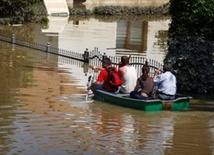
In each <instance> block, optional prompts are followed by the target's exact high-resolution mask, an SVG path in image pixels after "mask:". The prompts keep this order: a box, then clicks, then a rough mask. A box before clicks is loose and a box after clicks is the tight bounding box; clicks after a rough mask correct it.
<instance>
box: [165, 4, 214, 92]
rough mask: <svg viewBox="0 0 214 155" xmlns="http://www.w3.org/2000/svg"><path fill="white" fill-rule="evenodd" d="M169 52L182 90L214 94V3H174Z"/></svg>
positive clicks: (168, 55)
mask: <svg viewBox="0 0 214 155" xmlns="http://www.w3.org/2000/svg"><path fill="white" fill-rule="evenodd" d="M170 3H171V5H170V10H169V12H170V14H171V16H172V22H171V25H170V28H169V33H168V34H169V40H168V47H169V48H168V53H167V55H166V58H165V60H164V61H165V62H166V61H170V62H172V64H173V68H174V69H175V70H176V73H177V82H178V83H177V84H178V89H179V90H180V91H187V92H194V93H203V94H213V93H214V66H213V64H214V58H213V54H214V27H213V24H214V3H213V0H191V1H187V0H170Z"/></svg>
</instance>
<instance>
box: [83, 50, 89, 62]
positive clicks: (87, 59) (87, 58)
mask: <svg viewBox="0 0 214 155" xmlns="http://www.w3.org/2000/svg"><path fill="white" fill-rule="evenodd" d="M83 59H84V62H86V63H89V51H88V49H87V48H86V50H85V51H84V54H83Z"/></svg>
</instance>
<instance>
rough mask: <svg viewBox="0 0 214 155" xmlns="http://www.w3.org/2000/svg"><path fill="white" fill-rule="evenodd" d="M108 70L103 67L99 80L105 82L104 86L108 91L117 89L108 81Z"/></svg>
mask: <svg viewBox="0 0 214 155" xmlns="http://www.w3.org/2000/svg"><path fill="white" fill-rule="evenodd" d="M115 69H116V68H115ZM107 77H108V72H107V71H106V69H102V70H101V71H100V74H99V75H98V78H97V81H98V82H100V83H102V82H104V83H103V87H104V88H105V89H106V90H107V91H115V89H114V88H112V87H111V86H110V85H109V83H108V79H107Z"/></svg>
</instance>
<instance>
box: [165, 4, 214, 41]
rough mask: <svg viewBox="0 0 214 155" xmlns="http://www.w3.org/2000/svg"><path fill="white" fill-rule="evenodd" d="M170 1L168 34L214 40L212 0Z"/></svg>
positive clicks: (213, 8)
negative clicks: (170, 16)
mask: <svg viewBox="0 0 214 155" xmlns="http://www.w3.org/2000/svg"><path fill="white" fill-rule="evenodd" d="M170 3H171V5H170V8H169V13H170V14H171V15H172V23H171V26H170V29H169V34H170V36H174V35H175V36H177V35H191V36H193V35H194V36H201V37H204V38H207V39H211V40H214V26H213V25H214V1H213V0H191V1H188V0H171V1H170ZM178 23H179V24H178Z"/></svg>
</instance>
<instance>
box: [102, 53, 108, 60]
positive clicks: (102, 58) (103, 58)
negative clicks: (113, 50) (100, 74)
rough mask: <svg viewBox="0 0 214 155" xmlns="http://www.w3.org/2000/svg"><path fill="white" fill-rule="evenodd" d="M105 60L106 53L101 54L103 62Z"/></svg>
mask: <svg viewBox="0 0 214 155" xmlns="http://www.w3.org/2000/svg"><path fill="white" fill-rule="evenodd" d="M105 58H107V56H106V53H104V54H103V57H102V59H103V60H104V59H105ZM103 60H102V61H103Z"/></svg>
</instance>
